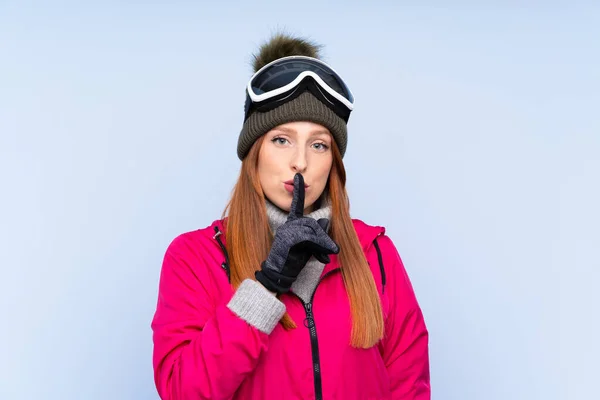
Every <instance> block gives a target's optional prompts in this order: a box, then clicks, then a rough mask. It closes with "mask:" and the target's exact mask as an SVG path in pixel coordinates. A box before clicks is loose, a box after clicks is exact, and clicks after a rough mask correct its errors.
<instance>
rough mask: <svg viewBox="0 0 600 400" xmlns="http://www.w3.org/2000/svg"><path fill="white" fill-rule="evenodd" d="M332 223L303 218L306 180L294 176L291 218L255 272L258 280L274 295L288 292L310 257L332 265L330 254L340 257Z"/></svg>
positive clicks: (277, 234)
mask: <svg viewBox="0 0 600 400" xmlns="http://www.w3.org/2000/svg"><path fill="white" fill-rule="evenodd" d="M328 224H329V220H328V219H327V218H321V219H319V220H318V221H317V220H315V219H313V218H309V217H305V216H304V178H303V177H302V175H301V174H300V173H297V174H296V175H295V176H294V196H293V200H292V206H291V209H290V215H289V216H288V219H287V221H286V222H285V223H284V224H283V225H281V226H280V227H279V228H278V229H277V232H276V233H275V237H274V240H273V244H272V246H271V251H270V252H269V256H268V257H267V259H266V260H265V261H264V262H263V263H262V265H261V269H260V270H259V271H257V272H256V279H257V280H258V281H259V282H260V283H262V285H263V286H264V287H266V288H267V289H268V290H270V291H271V292H276V293H285V292H288V291H289V290H290V287H291V286H292V283H294V281H295V280H296V278H297V277H298V274H300V271H302V268H304V266H305V265H306V263H307V262H308V260H309V259H310V257H311V256H315V258H316V259H317V260H319V261H320V262H322V263H324V264H327V263H329V261H330V260H329V254H338V253H339V251H340V249H339V247H338V245H337V244H336V243H335V242H334V241H333V240H332V239H331V238H330V237H329V235H328V234H327V232H326V231H325V230H326V229H327V225H328Z"/></svg>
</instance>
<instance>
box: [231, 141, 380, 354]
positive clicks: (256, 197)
mask: <svg viewBox="0 0 600 400" xmlns="http://www.w3.org/2000/svg"><path fill="white" fill-rule="evenodd" d="M263 141H264V136H262V137H260V138H259V139H258V140H257V141H256V142H255V143H254V145H253V146H252V148H251V149H250V151H249V153H248V155H247V156H246V158H245V159H244V160H243V161H242V167H241V170H240V175H239V178H238V180H237V183H236V185H235V187H234V189H233V193H232V197H231V200H230V201H229V203H228V204H227V207H226V208H225V212H224V215H227V216H228V218H227V226H226V234H227V249H228V252H229V261H230V270H231V283H232V285H233V286H234V287H235V288H237V287H238V286H239V285H240V283H241V282H242V281H243V280H244V279H247V278H250V279H255V278H254V272H255V271H257V270H258V269H259V268H260V265H261V263H262V261H263V260H265V259H266V258H267V255H268V253H269V249H270V246H271V242H272V235H271V231H270V228H269V222H268V219H267V213H266V208H265V196H264V193H263V191H262V187H261V185H260V180H259V177H258V172H257V167H258V155H259V152H260V148H261V145H262V143H263ZM331 149H332V151H333V165H332V168H331V172H330V175H329V182H328V186H327V188H326V192H328V194H329V197H330V200H331V206H332V216H331V231H330V234H331V238H332V239H333V240H334V241H335V242H336V243H337V244H338V245H339V247H340V253H339V254H338V261H339V263H340V267H341V272H342V277H343V280H344V285H345V286H346V291H347V293H348V298H349V300H350V309H351V314H352V333H351V338H350V344H351V345H352V346H353V347H356V348H369V347H372V346H373V345H375V344H376V343H377V342H378V341H379V340H380V339H381V338H382V337H383V331H384V325H383V311H382V308H381V303H380V301H379V294H378V292H377V287H376V286H375V281H374V279H373V275H372V273H371V270H370V267H369V265H368V263H367V260H366V258H365V255H364V253H363V250H362V247H361V245H360V242H359V240H358V236H357V235H356V231H355V230H354V226H353V224H352V219H351V218H350V202H349V199H348V194H347V192H346V170H345V168H344V164H343V161H342V157H341V154H340V152H339V149H338V147H337V145H336V143H335V141H332V147H331ZM248 238H251V240H248ZM281 323H282V324H283V326H284V328H286V329H293V328H296V324H295V323H294V321H293V320H292V319H291V318H290V316H289V315H288V314H286V315H284V317H283V318H282V320H281Z"/></svg>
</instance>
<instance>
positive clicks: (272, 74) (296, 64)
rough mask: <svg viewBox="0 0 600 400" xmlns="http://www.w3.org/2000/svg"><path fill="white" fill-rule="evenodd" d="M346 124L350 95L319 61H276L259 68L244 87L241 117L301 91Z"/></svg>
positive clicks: (300, 58)
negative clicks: (314, 98) (243, 103)
mask: <svg viewBox="0 0 600 400" xmlns="http://www.w3.org/2000/svg"><path fill="white" fill-rule="evenodd" d="M307 90H308V91H310V92H311V93H312V94H313V95H315V97H317V98H318V99H319V100H321V101H322V102H323V103H324V104H325V105H327V106H329V107H330V108H331V109H332V110H333V111H334V112H335V113H336V114H337V115H338V116H339V117H340V118H342V119H343V120H344V121H346V122H348V118H349V117H350V112H351V111H352V109H353V108H354V96H353V95H352V92H351V91H350V89H349V88H348V86H347V85H346V83H345V82H344V80H343V79H342V78H341V77H340V76H339V75H338V74H337V72H335V71H334V70H333V68H331V67H330V66H329V65H327V64H326V63H324V62H323V61H321V60H318V59H316V58H312V57H306V56H290V57H283V58H280V59H277V60H275V61H273V62H271V63H269V64H267V65H265V66H264V67H262V68H261V69H259V70H258V71H257V72H256V73H255V74H254V75H253V76H252V78H250V81H249V82H248V87H247V88H246V104H245V107H244V109H245V118H244V120H246V119H248V117H249V116H250V115H251V114H252V113H253V112H254V111H261V112H265V111H269V110H272V109H274V108H276V107H278V106H280V105H281V104H283V103H286V102H288V101H291V100H293V99H295V98H296V97H298V96H299V95H300V94H302V93H303V92H305V91H307Z"/></svg>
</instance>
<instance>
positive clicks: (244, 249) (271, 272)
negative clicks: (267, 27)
mask: <svg viewBox="0 0 600 400" xmlns="http://www.w3.org/2000/svg"><path fill="white" fill-rule="evenodd" d="M317 50H318V48H317V47H316V46H314V45H313V44H311V43H309V42H307V41H305V40H302V39H298V38H293V37H289V36H284V35H277V36H275V37H274V38H273V39H271V41H270V42H268V43H267V44H265V45H264V46H263V47H262V48H261V50H260V53H259V54H258V55H257V56H255V65H254V67H255V71H256V73H255V75H254V76H253V77H252V78H251V80H250V82H249V84H248V87H247V89H246V95H247V98H246V107H245V120H244V124H243V127H242V130H241V133H240V136H239V140H238V148H237V154H238V157H239V158H240V160H242V167H241V173H240V176H239V179H238V181H237V183H236V186H235V189H234V191H233V195H232V199H231V201H230V203H229V204H228V207H227V209H226V215H227V217H224V218H222V219H220V220H217V221H214V222H213V223H212V224H211V225H210V226H209V227H206V228H204V229H200V230H196V231H193V232H188V233H184V234H182V235H180V236H179V237H177V238H176V239H175V240H174V241H173V242H172V243H171V244H170V246H169V247H168V249H167V252H166V255H165V258H164V261H163V266H162V271H161V278H160V285H159V296H158V304H157V309H156V314H155V316H154V319H153V321H152V329H153V339H154V357H153V365H154V372H155V375H154V378H155V383H156V387H157V389H158V392H159V394H160V396H161V398H162V399H163V400H183V399H190V400H191V399H232V398H233V399H344V400H347V399H361V400H363V399H407V400H408V399H411V400H412V399H419V400H424V399H429V398H430V388H429V361H428V333H427V329H426V327H425V323H424V320H423V315H422V313H421V309H420V307H419V304H418V302H417V300H416V297H415V294H414V292H413V289H412V287H411V284H410V281H409V278H408V276H407V274H406V271H405V269H404V267H403V265H402V261H401V259H400V257H399V255H398V253H397V251H396V248H395V247H394V244H393V243H392V241H391V240H390V239H389V238H388V237H387V236H386V235H385V229H384V228H383V227H378V226H369V225H367V224H365V223H363V222H361V221H360V220H356V219H351V217H350V214H349V202H348V198H347V194H346V189H345V181H346V176H345V170H344V165H343V162H342V157H343V155H344V153H345V150H346V143H347V129H346V124H347V122H348V118H349V116H350V112H351V111H352V107H353V100H354V99H353V97H352V94H351V92H350V90H349V89H348V88H347V86H346V84H345V83H344V81H343V80H342V79H341V78H340V76H339V75H338V74H337V73H336V72H335V71H333V70H332V69H331V68H330V67H328V66H327V65H326V64H325V63H323V62H322V61H320V60H319V59H318V51H317Z"/></svg>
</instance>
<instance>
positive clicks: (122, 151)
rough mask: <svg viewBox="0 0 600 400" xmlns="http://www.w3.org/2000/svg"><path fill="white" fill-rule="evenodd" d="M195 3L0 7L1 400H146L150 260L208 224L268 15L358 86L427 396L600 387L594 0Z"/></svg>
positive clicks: (520, 394) (353, 173)
mask: <svg viewBox="0 0 600 400" xmlns="http://www.w3.org/2000/svg"><path fill="white" fill-rule="evenodd" d="M124 3H128V4H124ZM200 3H201V2H193V1H176V2H156V1H154V2H115V1H108V2H96V4H84V3H83V2H70V3H67V2H53V4H50V2H37V3H36V2H27V1H20V2H16V1H8V2H7V1H2V2H0V191H1V194H2V195H1V196H0V226H1V229H0V235H1V236H0V251H1V253H0V254H1V256H2V258H1V265H0V266H1V279H0V300H1V301H0V307H1V308H0V318H1V319H0V398H1V399H11V400H12V399H15V400H22V399H57V400H59V399H60V400H66V399H69V400H70V399H73V400H80V399H86V400H95V399H98V400H100V399H103V400H104V399H111V400H116V399H157V395H156V393H155V389H154V386H153V381H152V366H151V351H152V342H151V331H150V326H149V325H150V320H151V318H152V315H153V312H154V307H155V302H156V294H157V283H158V275H159V271H160V264H161V261H162V256H163V254H164V251H165V249H166V246H167V245H168V243H169V242H170V241H171V240H172V239H173V238H174V237H175V236H176V235H178V234H179V233H182V232H184V231H187V230H192V229H195V228H199V227H204V226H206V225H208V224H209V223H210V222H211V221H213V220H214V219H216V218H218V217H219V216H220V215H221V212H222V210H223V207H224V206H225V203H226V201H227V199H228V197H229V194H230V190H231V188H232V185H233V183H234V181H235V179H236V177H237V174H238V169H239V165H240V163H239V161H238V160H237V158H236V155H235V145H236V141H237V134H238V132H239V129H240V126H241V122H242V111H243V102H244V93H243V89H244V85H245V84H246V80H247V79H248V77H249V76H250V74H251V70H250V66H249V63H250V54H251V52H253V51H254V50H255V49H256V47H257V45H258V44H260V43H262V41H263V40H264V39H265V38H266V37H268V36H269V34H270V33H272V32H274V31H276V30H277V29H278V28H287V29H288V30H289V31H290V32H293V33H297V34H301V35H308V36H310V37H312V38H313V39H315V40H317V41H319V42H322V43H324V44H325V45H326V47H325V51H324V55H325V59H326V60H327V61H330V62H331V63H332V64H333V65H334V67H335V68H336V69H337V70H338V71H339V72H340V73H341V74H342V75H343V76H344V77H345V78H346V79H347V81H348V82H349V84H350V85H351V87H352V89H353V91H354V94H355V96H356V98H357V103H356V111H355V112H354V113H353V115H352V117H351V120H350V124H349V131H350V141H349V150H348V153H347V156H346V158H345V161H346V166H347V170H348V188H349V192H350V196H351V201H352V214H353V216H354V217H358V218H361V219H363V220H365V221H367V222H369V223H371V224H382V225H385V226H386V227H387V229H388V233H389V235H390V236H391V237H392V239H393V240H394V241H395V243H396V245H397V247H398V248H399V250H400V252H401V255H402V256H403V258H404V261H405V264H406V266H407V269H408V271H409V273H410V275H411V278H412V280H413V283H414V286H415V289H416V291H417V294H418V297H419V299H420V302H421V304H422V306H423V309H424V311H425V315H426V319H427V323H428V326H429V328H430V331H431V368H432V385H433V391H434V396H433V397H434V399H438V400H442V399H450V400H507V399H510V400H519V399H523V400H525V399H528V400H530V399H544V400H554V399H561V400H562V399H564V400H566V399H577V400H579V399H592V398H600V395H599V394H598V385H597V383H594V382H597V380H596V379H597V377H598V375H599V373H600V368H599V367H598V360H599V358H600V351H599V347H598V342H597V341H598V337H600V323H599V322H598V310H597V308H598V306H599V305H600V301H599V300H600V299H599V297H600V296H599V294H598V289H597V285H598V283H599V282H598V281H599V278H600V273H599V272H598V269H599V267H600V261H599V257H598V250H599V247H600V246H599V243H600V233H599V228H598V227H599V226H600V212H599V211H598V205H599V204H600V189H599V184H600V122H599V121H600V74H599V71H600V46H599V44H598V43H599V42H600V8H599V6H598V5H597V3H596V5H592V3H591V2H590V3H588V4H586V3H582V2H570V5H566V4H567V2H566V1H565V2H564V3H563V4H559V3H557V2H530V5H529V6H527V7H526V6H524V5H517V2H499V1H497V2H488V5H487V6H483V5H481V4H480V5H478V6H475V5H473V4H470V3H467V2H452V3H453V4H454V5H452V6H450V5H448V4H446V3H447V2H438V3H437V5H436V4H435V3H430V2H427V4H428V5H425V2H418V3H419V4H420V5H418V6H417V5H416V4H417V2H412V3H413V4H412V5H408V4H406V3H405V4H404V5H399V4H397V3H396V2H392V1H390V2H381V1H380V2H371V3H370V4H369V5H368V6H367V5H366V3H364V4H365V5H351V4H349V2H333V3H331V2H330V3H328V4H327V5H326V4H325V3H324V2H316V1H313V2H301V3H299V2H290V3H289V4H282V2H270V3H269V2H264V1H262V2H259V1H253V2H242V1H239V2H222V3H221V5H219V6H216V5H215V4H214V3H215V2H211V3H208V2H207V3H206V5H205V4H200ZM473 3H475V2H473ZM480 3H481V2H480ZM444 4H446V5H444ZM594 380H596V381H594Z"/></svg>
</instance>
